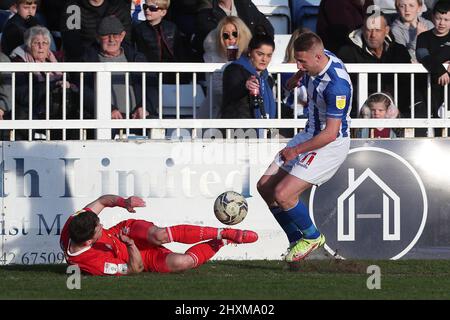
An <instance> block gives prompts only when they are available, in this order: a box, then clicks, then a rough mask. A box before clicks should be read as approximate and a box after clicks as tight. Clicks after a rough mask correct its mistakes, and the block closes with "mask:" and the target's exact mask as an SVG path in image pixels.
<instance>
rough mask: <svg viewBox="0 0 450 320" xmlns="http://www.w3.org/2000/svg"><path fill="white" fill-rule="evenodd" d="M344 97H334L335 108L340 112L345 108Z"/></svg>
mask: <svg viewBox="0 0 450 320" xmlns="http://www.w3.org/2000/svg"><path fill="white" fill-rule="evenodd" d="M346 98H347V97H346V96H336V108H338V109H339V110H342V109H344V108H345V102H346Z"/></svg>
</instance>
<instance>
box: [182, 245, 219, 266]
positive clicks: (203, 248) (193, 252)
mask: <svg viewBox="0 0 450 320" xmlns="http://www.w3.org/2000/svg"><path fill="white" fill-rule="evenodd" d="M223 246H224V243H223V240H217V239H215V240H210V241H208V242H203V243H199V244H196V245H195V246H192V247H190V248H189V249H188V250H187V251H186V254H188V255H190V256H191V257H192V258H193V259H194V261H195V265H194V268H196V267H198V266H201V265H202V264H204V263H205V262H206V261H208V260H209V259H211V258H212V257H213V256H214V255H215V254H216V253H217V251H219V249H220V248H222V247H223Z"/></svg>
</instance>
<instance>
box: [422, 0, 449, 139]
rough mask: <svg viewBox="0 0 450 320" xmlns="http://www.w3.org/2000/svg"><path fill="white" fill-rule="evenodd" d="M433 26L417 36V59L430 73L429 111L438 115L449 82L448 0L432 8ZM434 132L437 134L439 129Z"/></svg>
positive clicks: (440, 0) (441, 0)
mask: <svg viewBox="0 0 450 320" xmlns="http://www.w3.org/2000/svg"><path fill="white" fill-rule="evenodd" d="M433 23H434V25H435V28H434V29H432V30H429V31H426V32H423V33H421V34H420V35H419V36H418V38H417V48H416V56H417V60H418V61H419V62H420V63H422V64H423V66H424V67H425V68H426V69H427V70H428V72H430V74H431V112H432V116H433V117H434V118H437V117H438V110H439V107H440V106H441V104H442V102H443V101H444V88H443V87H444V86H445V85H448V84H449V83H450V75H449V71H450V67H449V68H447V69H446V68H445V67H444V66H443V63H449V62H450V46H449V45H448V44H449V43H450V33H449V31H450V1H448V0H439V1H438V2H437V3H436V5H435V6H434V8H433ZM435 131H437V132H436V134H437V135H438V134H439V131H440V130H435Z"/></svg>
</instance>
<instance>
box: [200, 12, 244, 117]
mask: <svg viewBox="0 0 450 320" xmlns="http://www.w3.org/2000/svg"><path fill="white" fill-rule="evenodd" d="M251 38H252V34H251V32H250V29H249V28H248V27H247V26H246V24H245V23H244V22H243V21H242V20H241V19H240V18H238V17H236V16H226V17H224V18H223V19H222V20H220V22H219V24H218V25H217V28H215V29H214V30H212V31H211V32H210V33H209V34H208V36H207V37H206V38H205V41H204V42H203V48H204V50H205V53H204V54H203V60H204V61H205V62H206V63H226V62H228V61H233V60H237V59H239V57H240V56H241V55H242V54H243V53H245V52H246V51H247V47H248V44H249V42H250V39H251ZM228 48H230V49H228ZM211 76H212V88H211V87H210V84H211V81H210V78H209V77H207V85H208V92H207V97H206V98H205V100H204V101H203V103H202V105H201V106H200V110H199V118H212V119H216V118H220V117H221V114H220V110H221V107H222V106H221V105H222V70H221V71H220V72H215V73H213V74H212V75H211ZM210 94H212V106H211V113H210V108H209V102H210V98H209V95H210Z"/></svg>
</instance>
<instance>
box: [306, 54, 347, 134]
mask: <svg viewBox="0 0 450 320" xmlns="http://www.w3.org/2000/svg"><path fill="white" fill-rule="evenodd" d="M325 54H326V55H327V56H328V57H329V58H330V60H329V61H328V64H327V65H326V67H325V68H324V70H323V71H322V72H321V73H320V74H319V75H317V76H315V77H312V76H309V75H305V76H304V77H303V79H302V84H303V85H304V86H305V87H306V89H307V92H308V105H307V117H308V121H307V123H306V127H305V132H306V133H307V134H309V135H311V136H315V135H318V134H319V133H320V131H322V130H323V129H324V128H325V125H326V121H327V118H335V119H341V121H342V123H341V128H340V129H339V134H338V137H350V132H349V131H350V130H349V125H350V110H351V105H352V95H353V87H352V82H351V80H350V76H349V75H348V73H347V70H346V69H345V66H344V63H343V62H342V61H341V60H340V59H339V58H338V57H336V56H335V55H334V54H333V53H331V52H330V51H328V50H325Z"/></svg>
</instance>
